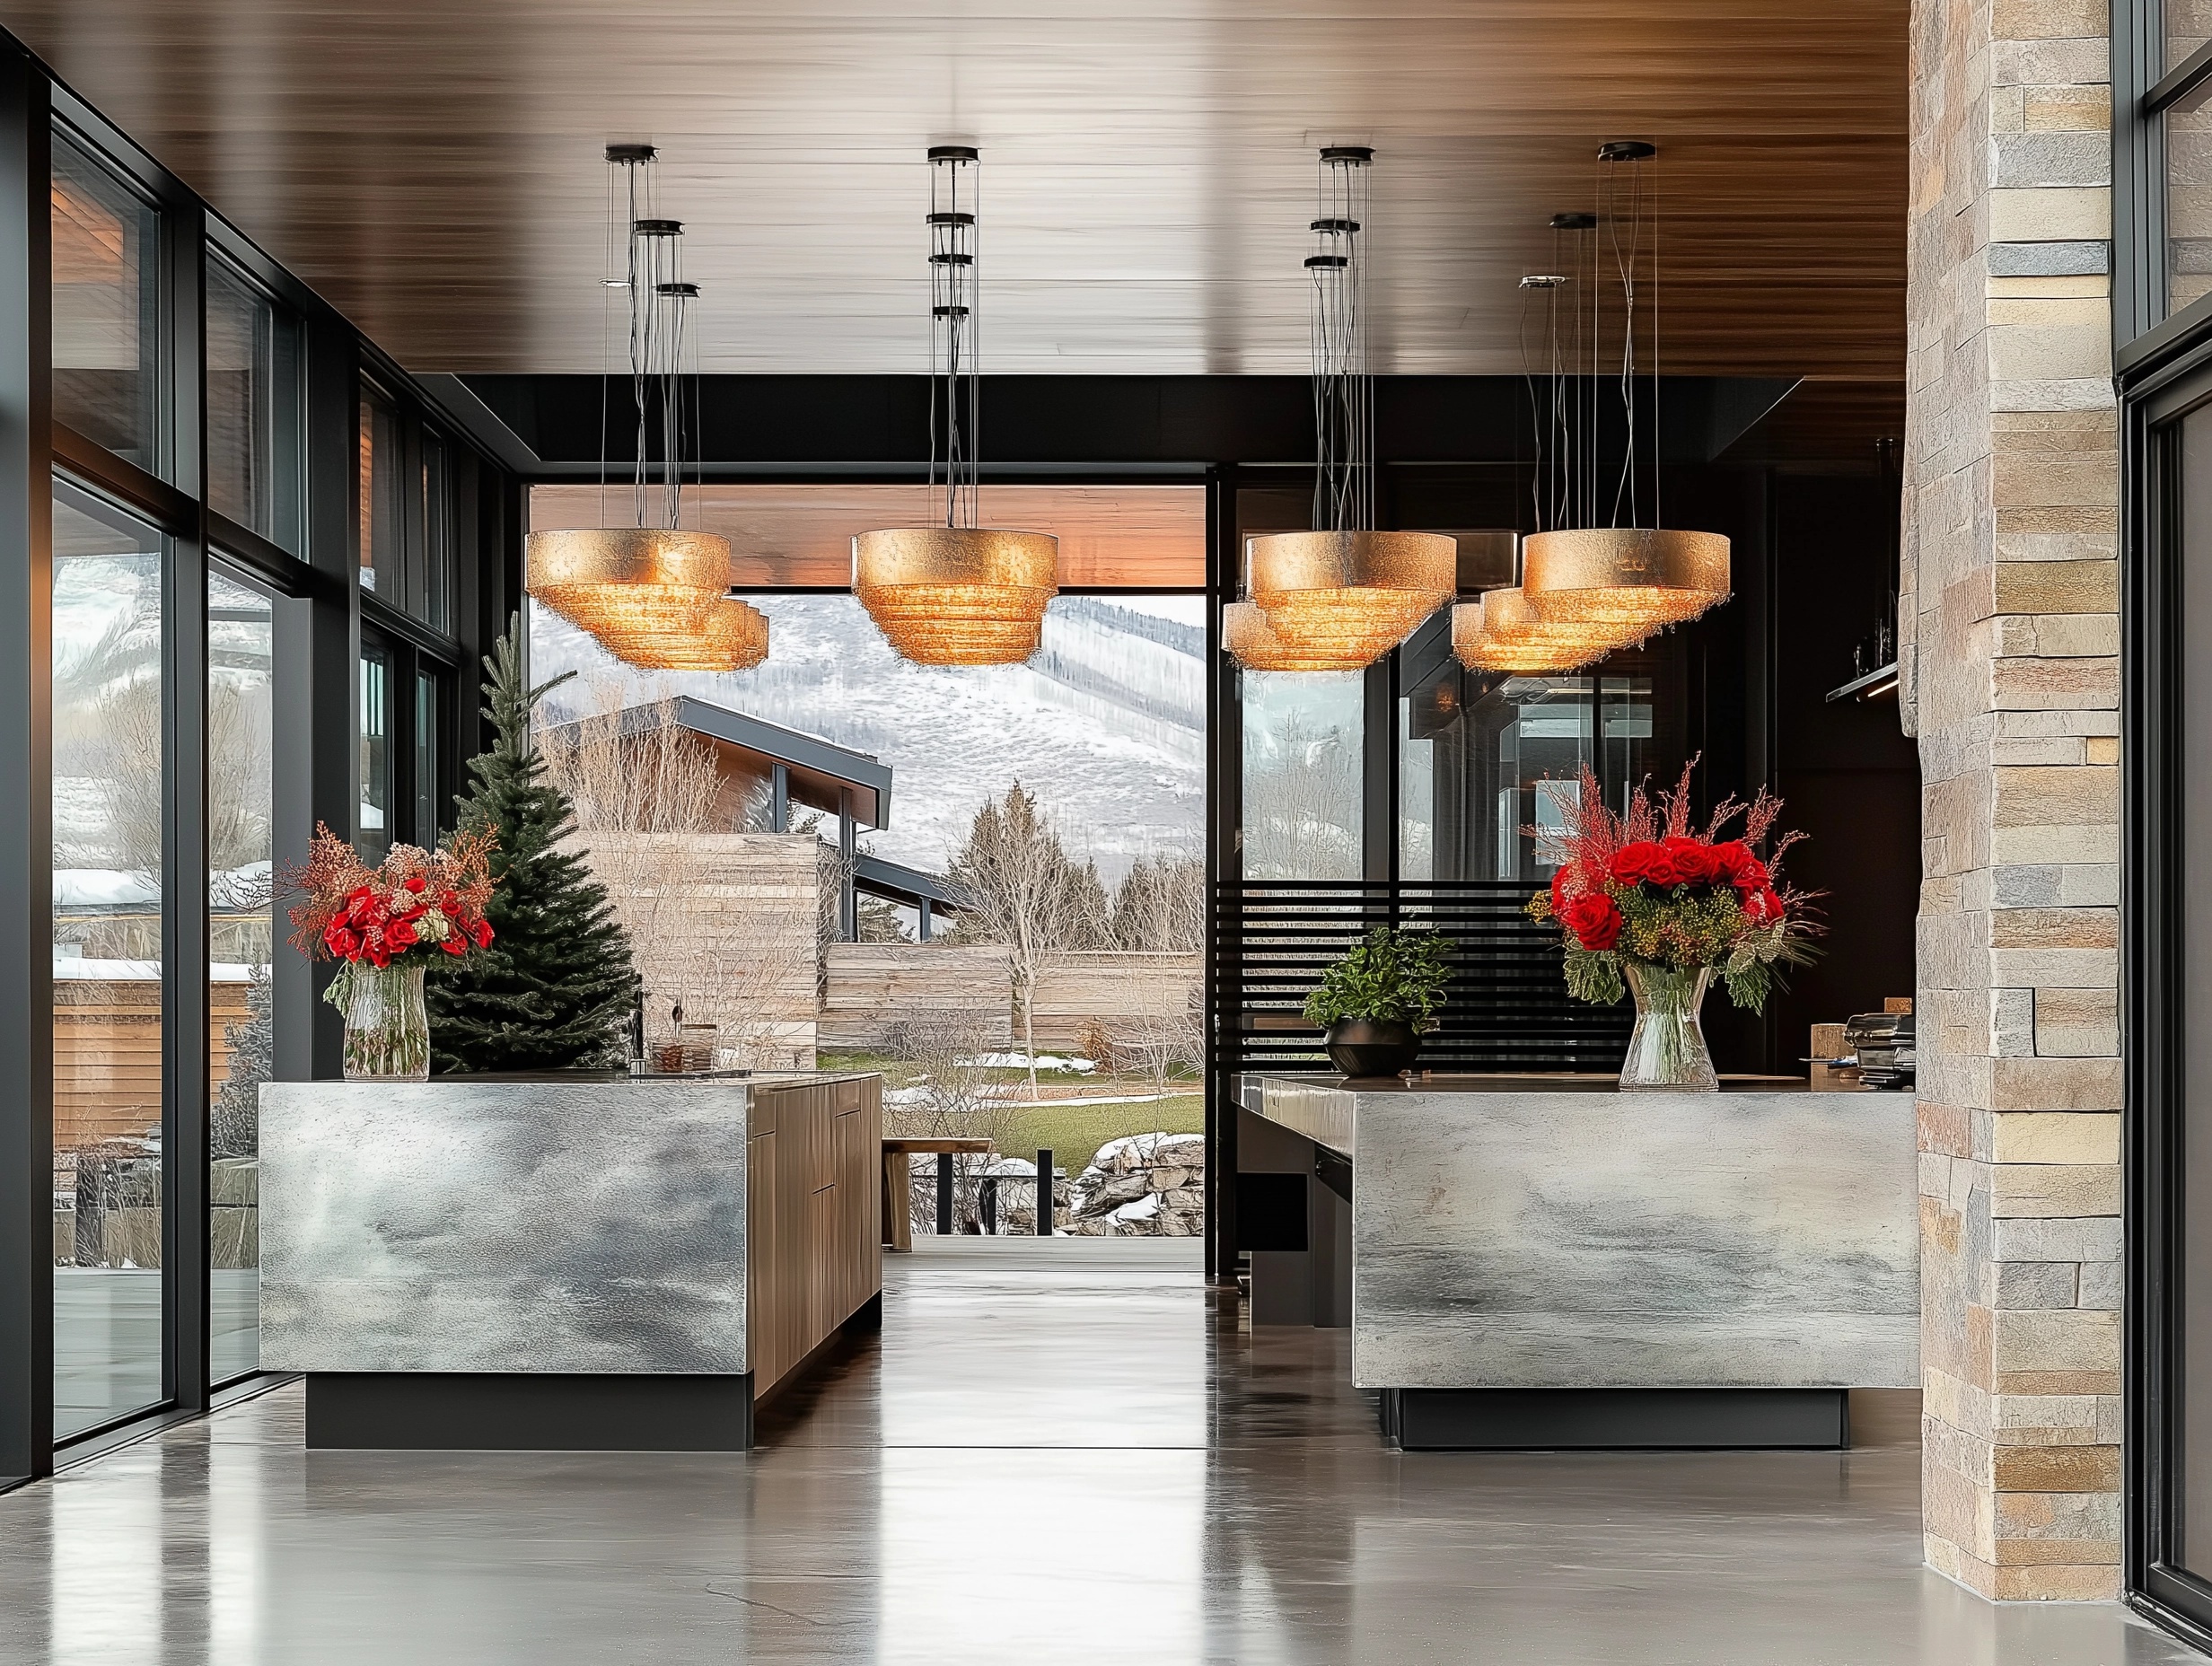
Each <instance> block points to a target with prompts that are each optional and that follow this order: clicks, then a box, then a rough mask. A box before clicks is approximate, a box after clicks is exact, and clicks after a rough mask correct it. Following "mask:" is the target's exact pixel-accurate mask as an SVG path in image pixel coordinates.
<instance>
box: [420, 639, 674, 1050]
mask: <svg viewBox="0 0 2212 1666" xmlns="http://www.w3.org/2000/svg"><path fill="white" fill-rule="evenodd" d="M521 633H522V617H521V616H520V615H519V614H518V615H516V616H515V618H513V621H512V622H510V624H509V625H508V627H507V634H506V635H505V636H502V637H501V638H500V639H499V640H498V641H497V642H496V643H495V644H493V647H492V653H491V654H490V656H489V657H488V658H487V659H486V660H485V662H484V669H485V670H486V671H487V672H489V673H490V680H489V681H487V683H486V684H485V685H484V695H485V708H484V710H485V715H486V716H487V717H489V718H490V719H491V723H492V727H493V729H494V731H495V732H496V734H497V737H498V738H497V740H496V741H495V742H494V743H493V746H492V749H491V750H489V751H488V752H483V753H479V754H478V756H477V757H475V758H471V759H470V762H469V774H470V777H471V778H472V781H473V785H471V787H470V790H469V792H468V793H467V794H464V795H463V796H462V797H461V801H460V803H461V826H462V827H464V828H489V829H491V830H492V831H493V832H494V833H495V834H496V835H497V837H498V840H499V846H498V848H497V849H496V851H494V852H493V854H492V877H493V878H494V879H496V881H498V889H497V890H495V891H494V892H493V893H492V899H491V902H490V904H489V906H488V907H487V908H486V909H485V911H484V914H485V917H486V918H487V919H488V920H489V921H490V922H491V925H492V932H493V937H492V942H491V945H490V946H489V947H488V948H485V949H479V950H477V951H475V952H473V953H471V954H469V955H467V956H464V957H463V958H461V959H460V960H455V961H453V962H452V963H451V964H450V965H443V966H433V967H432V968H431V969H430V976H429V978H428V981H427V984H426V989H425V995H426V997H427V1001H428V1005H429V1008H430V1059H431V1065H432V1068H433V1069H434V1070H437V1071H439V1072H441V1073H444V1072H455V1071H494V1070H562V1069H568V1068H572V1067H573V1068H582V1069H592V1068H604V1067H611V1066H614V1065H619V1064H620V1063H621V1061H622V1059H623V1057H624V1056H625V1052H626V1045H625V1041H624V1037H625V1034H626V1032H627V1030H628V1025H629V1020H630V1013H631V1012H632V1011H633V1009H634V1008H635V1007H636V1001H637V973H636V969H635V967H634V966H633V965H632V964H631V960H630V943H629V938H628V935H627V934H625V933H624V932H623V930H622V927H621V925H620V924H619V923H618V922H617V920H616V919H615V916H614V908H613V906H612V905H611V904H610V901H609V900H608V897H607V890H606V887H604V886H603V885H601V883H600V882H599V881H597V880H595V879H593V878H592V874H591V871H590V869H589V868H588V867H587V866H586V865H585V863H584V857H583V856H582V855H580V854H578V853H576V852H575V851H567V850H562V849H559V848H558V846H559V844H560V841H561V840H562V839H564V838H566V837H568V836H569V835H570V834H572V833H574V832H575V811H574V809H573V808H572V806H571V805H570V804H569V802H568V797H567V794H565V793H563V792H562V791H561V790H560V789H559V788H558V787H557V786H556V785H553V784H552V782H550V781H549V780H548V779H547V778H546V775H545V762H544V760H543V759H542V758H540V757H539V756H538V754H537V751H536V750H535V749H534V748H533V747H532V746H531V737H530V723H531V713H532V712H533V711H534V710H535V709H536V707H537V705H538V702H539V701H540V699H542V698H544V697H545V696H546V694H547V693H548V692H549V690H551V689H553V688H557V687H558V686H559V685H560V684H561V683H563V682H565V681H566V680H567V679H568V678H569V677H572V676H574V675H575V672H573V671H570V672H566V673H564V674H563V675H562V676H560V677H557V678H555V679H554V680H552V681H551V682H547V683H540V685H539V686H538V687H537V688H530V687H529V686H528V685H527V684H526V683H525V682H524V680H523V677H522V656H521V654H520V653H518V652H517V651H516V646H515V644H516V639H517V638H518V637H519V636H520V635H521Z"/></svg>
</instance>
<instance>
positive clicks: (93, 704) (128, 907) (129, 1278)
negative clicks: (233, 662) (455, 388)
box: [53, 487, 164, 1439]
mask: <svg viewBox="0 0 2212 1666" xmlns="http://www.w3.org/2000/svg"><path fill="white" fill-rule="evenodd" d="M162 556H163V549H162V537H161V535H160V534H159V533H157V532H156V531H154V529H152V528H151V527H148V526H145V525H143V524H141V523H140V522H137V521H136V520H134V519H133V518H132V517H130V516H128V515H127V514H124V513H121V512H120V511H118V510H115V509H111V508H110V507H108V506H107V505H105V504H101V503H99V502H97V501H96V500H94V499H92V498H89V497H86V496H84V495H83V494H81V493H78V492H75V491H74V490H71V489H70V488H67V487H57V488H56V491H55V502H54V601H53V631H54V900H53V923H54V1434H55V1438H57V1439H64V1438H66V1437H67V1436H69V1435H71V1434H77V1433H79V1432H81V1431H83V1430H85V1429H89V1428H92V1426H94V1425H98V1424H102V1423H106V1422H109V1421H110V1420H111V1419H114V1418H117V1417H120V1416H125V1415H127V1414H128V1413H130V1412H134V1411H136V1410H138V1409H140V1408H141V1407H146V1406H149V1405H152V1404H153V1403H154V1402H155V1401H156V1400H158V1399H161V1397H162V1270H161V1268H162V1133H163V1124H164V1118H163V1105H162V789H163V785H164V781H163V774H162V629H163V618H162Z"/></svg>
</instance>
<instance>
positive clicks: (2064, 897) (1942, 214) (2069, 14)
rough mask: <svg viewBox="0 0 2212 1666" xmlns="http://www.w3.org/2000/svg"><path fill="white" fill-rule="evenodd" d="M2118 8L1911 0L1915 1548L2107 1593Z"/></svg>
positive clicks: (2063, 0) (1975, 1570) (2111, 1510)
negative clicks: (1916, 769) (1917, 870)
mask: <svg viewBox="0 0 2212 1666" xmlns="http://www.w3.org/2000/svg"><path fill="white" fill-rule="evenodd" d="M2107 26H2108V11H2107V3H2106V0H1994V4H1993V3H1992V0H1915V4H1914V9H1913V22H1912V37H1913V38H1912V66H1913V71H1912V110H1911V127H1912V160H1911V206H1910V214H1911V232H1910V272H1909V285H1908V298H1907V313H1908V360H1909V372H1908V374H1909V408H1908V416H1907V422H1906V462H1905V508H1904V515H1905V527H1904V537H1905V563H1904V573H1905V577H1904V583H1905V589H1906V592H1907V593H1906V595H1905V597H1904V601H1903V605H1902V607H1901V609H1900V613H1901V618H1900V637H1901V639H1902V643H1903V648H1902V661H1903V671H1902V674H1903V688H1902V689H1901V691H1900V704H1901V707H1902V712H1903V716H1904V721H1905V724H1906V728H1907V731H1908V732H1912V733H1916V734H1917V735H1918V739H1919V747H1920V759H1921V768H1922V774H1923V783H1924V785H1923V801H1922V806H1923V807H1922V875H1923V879H1922V888H1921V900H1920V920H1919V937H1918V968H1919V969H1918V1003H1917V1004H1918V1013H1919V1059H1920V1064H1919V1083H1920V1086H1919V1093H1920V1151H1921V1159H1920V1164H1921V1169H1920V1172H1921V1183H1920V1184H1921V1200H1920V1202H1921V1239H1920V1244H1921V1267H1920V1279H1921V1348H1922V1365H1921V1370H1922V1385H1923V1390H1924V1400H1923V1408H1922V1409H1923V1419H1924V1421H1923V1437H1924V1441H1925V1446H1924V1456H1923V1461H1922V1477H1923V1496H1922V1511H1923V1517H1924V1522H1923V1525H1924V1528H1925V1532H1926V1544H1927V1559H1928V1561H1929V1563H1930V1564H1931V1565H1934V1566H1935V1567H1936V1568H1937V1569H1939V1570H1940V1571H1942V1572H1943V1573H1944V1574H1949V1575H1950V1576H1951V1577H1953V1579H1956V1580H1958V1581H1960V1582H1961V1583H1963V1584H1965V1585H1967V1586H1969V1587H1971V1589H1973V1590H1975V1591H1979V1592H1980V1593H1982V1594H1983V1595H1984V1596H1988V1597H1992V1598H1997V1599H2019V1598H2026V1599H2035V1598H2104V1597H2111V1596H2113V1595H2115V1594H2116V1593H2117V1591H2118V1589H2119V1583H2120V1565H2119V1564H2120V1446H2119V1442H2120V1400H2119V1394H2120V1312H2119V1308H2120V1260H2119V1257H2120V1168H2119V1163H2120V1116H2119V1114H2118V1113H2119V1109H2120V1058H2119V1053H2120V1033H2119V1018H2118V986H2119V970H2120V968H2119V924H2120V923H2119V910H2118V904H2119V900H2120V872H2119V866H2118V864H2119V860H2120V829H2119V820H2120V782H2119V774H2120V771H2119V768H2118V764H2119V756H2120V742H2119V732H2120V721H2119V705H2120V665H2119V658H2118V655H2119V618H2118V612H2117V609H2118V605H2119V604H2118V587H2119V586H2118V572H2119V569H2118V561H2117V556H2118V520H2119V512H2118V503H2119V479H2120V465H2119V452H2118V441H2117V425H2116V413H2115V408H2114V401H2113V395H2112V384H2111V313H2110V307H2111V303H2110V289H2111V285H2110V277H2109V274H2110V270H2111V260H2110V247H2111V246H2110V241H2109V239H2110V235H2111V232H2110V226H2111V200H2110V198H2111V192H2110V180H2111V136H2110V128H2111V89H2110V85H2109V74H2108V51H2107V40H2106V31H2107Z"/></svg>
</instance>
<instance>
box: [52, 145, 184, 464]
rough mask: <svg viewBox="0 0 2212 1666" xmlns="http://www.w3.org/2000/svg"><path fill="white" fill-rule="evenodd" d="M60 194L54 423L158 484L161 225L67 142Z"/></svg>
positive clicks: (59, 157) (60, 162)
mask: <svg viewBox="0 0 2212 1666" xmlns="http://www.w3.org/2000/svg"><path fill="white" fill-rule="evenodd" d="M53 184H54V189H53V208H52V215H53V228H54V415H55V416H56V418H57V420H59V421H61V422H63V423H66V424H67V425H69V426H70V427H72V428H75V430H76V431H77V432H78V433H79V434H83V435H84V437H85V438H87V439H89V440H92V441H93V442H94V443H97V444H100V445H103V446H105V447H107V448H108V450H110V451H111V452H115V453H116V455H118V457H122V458H125V459H127V460H129V461H131V462H134V463H136V464H137V465H138V467H140V468H141V469H145V470H147V471H148V472H149V473H155V474H158V473H160V472H161V471H162V463H163V458H162V455H161V432H162V425H161V404H160V390H161V373H160V365H161V339H162V329H161V285H160V283H159V281H158V277H157V274H158V272H159V270H160V267H159V262H158V260H157V259H156V251H157V250H159V248H160V246H161V236H160V223H159V218H158V216H157V215H156V214H155V211H154V209H153V208H151V207H150V206H147V205H146V203H145V201H143V200H142V199H141V198H140V197H139V196H138V194H137V193H136V191H134V190H133V189H131V188H130V187H129V186H128V185H127V184H125V183H124V181H123V180H122V179H121V177H120V176H118V174H117V173H116V172H115V171H113V170H112V169H110V168H109V167H108V166H107V165H106V164H105V163H104V162H100V161H99V160H98V159H96V158H95V157H94V156H92V153H90V152H88V151H86V150H84V149H83V148H82V147H81V146H80V145H77V144H76V143H75V142H74V141H73V140H71V139H70V138H69V137H68V136H66V134H63V133H60V132H57V133H56V134H55V136H54V172H53Z"/></svg>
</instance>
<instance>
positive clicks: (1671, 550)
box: [1521, 527, 1728, 641]
mask: <svg viewBox="0 0 2212 1666" xmlns="http://www.w3.org/2000/svg"><path fill="white" fill-rule="evenodd" d="M1521 583H1522V588H1523V590H1524V591H1525V592H1527V595H1528V599H1529V603H1530V605H1531V606H1532V607H1533V608H1534V609H1536V612H1537V614H1538V616H1539V617H1540V618H1542V619H1543V620H1545V621H1546V622H1547V623H1548V624H1555V625H1583V626H1590V627H1596V628H1599V629H1605V628H1608V627H1611V628H1615V629H1618V630H1620V631H1623V632H1632V633H1633V634H1632V635H1630V636H1628V637H1627V640H1628V641H1640V640H1642V638H1644V637H1645V636H1650V635H1651V634H1652V633H1653V632H1655V631H1659V630H1663V629H1665V628H1666V627H1668V626H1670V625H1681V624H1683V623H1686V622H1687V621H1689V620H1690V619H1694V618H1697V617H1698V615H1699V614H1701V613H1703V612H1705V611H1706V610H1707V609H1708V608H1711V607H1714V606H1715V605H1716V604H1718V603H1720V602H1723V601H1727V600H1728V540H1727V539H1725V538H1724V537H1722V536H1721V535H1720V534H1719V533H1717V532H1681V531H1673V530H1665V531H1662V530H1655V529H1653V528H1649V527H1588V528H1584V529H1582V530H1576V531H1567V532H1532V533H1531V534H1530V535H1529V536H1528V538H1527V539H1524V540H1523V543H1522V580H1521Z"/></svg>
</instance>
